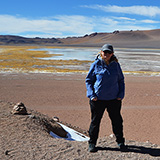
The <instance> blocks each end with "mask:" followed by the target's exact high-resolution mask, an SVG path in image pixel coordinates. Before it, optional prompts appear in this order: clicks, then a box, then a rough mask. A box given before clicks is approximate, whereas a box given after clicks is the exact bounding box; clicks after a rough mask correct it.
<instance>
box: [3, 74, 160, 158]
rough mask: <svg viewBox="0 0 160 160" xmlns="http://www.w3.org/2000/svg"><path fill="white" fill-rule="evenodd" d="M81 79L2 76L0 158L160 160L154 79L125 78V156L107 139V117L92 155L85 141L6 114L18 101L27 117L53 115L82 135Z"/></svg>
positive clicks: (85, 108)
mask: <svg viewBox="0 0 160 160" xmlns="http://www.w3.org/2000/svg"><path fill="white" fill-rule="evenodd" d="M85 77H86V74H76V73H74V74H73V73H72V74H69V73H66V74H62V73H57V74H56V73H54V74H51V73H45V74H42V73H41V74H40V73H37V74H35V73H1V74H0V97H1V98H0V117H1V121H0V123H1V128H0V132H1V136H0V145H1V149H0V159H6V160H7V159H8V160H9V159H27V160H30V159H37V160H39V159H52V160H53V159H57V160H58V159H60V160H61V159H74V160H75V159H79V160H83V159H123V160H124V159H137V160H143V159H148V160H153V159H160V137H159V133H160V128H159V124H160V119H159V116H160V101H159V98H160V81H159V77H156V76H154V77H153V76H142V75H141V76H137V75H136V76H135V75H125V84H126V95H125V99H124V100H123V107H122V115H123V119H124V134H125V138H126V145H127V146H128V151H126V152H120V151H119V149H118V148H117V146H116V142H115V139H114V137H112V136H110V135H111V134H112V129H111V125H110V120H109V118H108V115H107V113H105V114H104V117H103V119H102V123H101V130H100V138H99V140H98V143H97V149H98V152H96V153H89V152H88V151H87V148H88V143H87V142H86V141H85V142H78V141H67V140H63V139H55V138H53V137H51V136H50V135H49V134H48V133H47V132H44V129H43V127H42V126H41V125H37V124H35V123H33V122H32V120H31V118H29V116H27V115H20V116H19V115H12V114H11V113H10V111H11V110H12V108H13V106H14V105H15V104H16V103H17V102H23V103H24V104H25V106H26V107H27V110H28V111H29V112H30V113H31V115H34V116H35V115H36V116H38V115H39V116H40V117H41V114H42V115H44V116H45V117H46V116H48V117H50V118H52V117H54V116H57V117H59V119H60V121H61V122H62V123H64V124H69V125H71V126H72V127H73V128H77V127H78V128H80V129H81V130H83V131H87V130H88V128H89V124H90V109H89V104H88V98H87V97H86V88H85ZM37 111H38V112H37ZM34 116H33V117H34ZM30 117H32V116H30ZM33 120H34V119H33Z"/></svg>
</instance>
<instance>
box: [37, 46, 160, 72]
mask: <svg viewBox="0 0 160 160" xmlns="http://www.w3.org/2000/svg"><path fill="white" fill-rule="evenodd" d="M36 50H37V49H36ZM38 50H44V51H48V54H54V56H52V57H49V58H42V59H45V60H59V59H61V60H73V59H77V60H82V61H84V60H88V61H94V60H95V57H96V55H97V54H98V52H99V48H53V49H48V48H41V49H38ZM56 54H57V56H56ZM115 55H116V56H117V58H118V60H119V63H120V64H121V67H122V70H124V71H151V72H160V49H128V48H126V49H115Z"/></svg>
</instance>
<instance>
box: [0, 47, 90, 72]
mask: <svg viewBox="0 0 160 160" xmlns="http://www.w3.org/2000/svg"><path fill="white" fill-rule="evenodd" d="M36 48H43V46H40V47H38V46H37V47H35V46H1V47H0V61H1V63H0V69H1V71H15V72H16V71H17V72H84V70H80V69H70V68H67V67H65V68H64V67H62V68H58V67H57V66H63V65H69V66H71V65H83V64H86V63H89V61H79V60H43V59H40V58H45V57H51V56H54V54H47V51H34V50H29V49H36ZM44 48H47V47H46V46H45V47H44ZM50 48H53V47H50Z"/></svg>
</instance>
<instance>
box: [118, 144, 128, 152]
mask: <svg viewBox="0 0 160 160" xmlns="http://www.w3.org/2000/svg"><path fill="white" fill-rule="evenodd" d="M118 147H119V149H120V150H121V151H126V150H127V146H126V145H125V144H124V143H118Z"/></svg>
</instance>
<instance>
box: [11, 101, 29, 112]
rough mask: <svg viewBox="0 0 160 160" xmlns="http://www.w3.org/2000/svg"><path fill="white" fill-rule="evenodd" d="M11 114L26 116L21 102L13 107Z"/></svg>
mask: <svg viewBox="0 0 160 160" xmlns="http://www.w3.org/2000/svg"><path fill="white" fill-rule="evenodd" d="M11 113H12V114H21V115H25V114H27V109H26V107H25V106H24V104H23V103H22V102H19V103H17V104H16V105H15V106H14V107H13V109H12V111H11Z"/></svg>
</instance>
